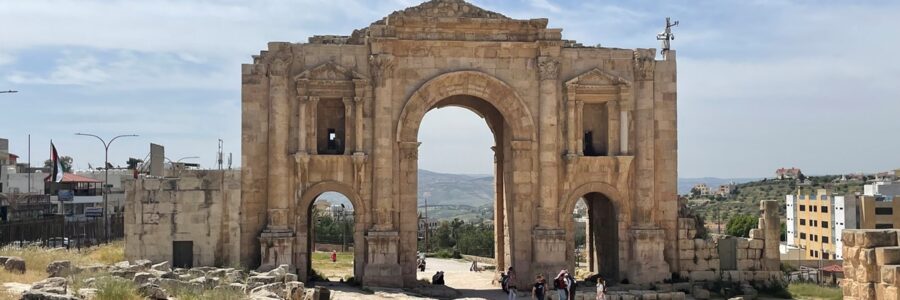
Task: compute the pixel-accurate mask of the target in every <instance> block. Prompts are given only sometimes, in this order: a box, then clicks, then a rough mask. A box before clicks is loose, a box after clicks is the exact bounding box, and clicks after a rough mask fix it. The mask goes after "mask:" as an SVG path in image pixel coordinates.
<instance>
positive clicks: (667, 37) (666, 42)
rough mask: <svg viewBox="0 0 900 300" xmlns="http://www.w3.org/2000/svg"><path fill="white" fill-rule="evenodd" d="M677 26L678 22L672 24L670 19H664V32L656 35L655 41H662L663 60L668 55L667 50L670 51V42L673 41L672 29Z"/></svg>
mask: <svg viewBox="0 0 900 300" xmlns="http://www.w3.org/2000/svg"><path fill="white" fill-rule="evenodd" d="M675 26H678V21H675V22H672V19H671V18H669V17H666V30H665V31H663V32H661V33H659V34H657V35H656V39H657V40H660V41H662V51H661V53H662V55H663V58H665V57H666V54H667V53H669V50H671V49H672V41H674V40H675V34H674V33H672V27H675Z"/></svg>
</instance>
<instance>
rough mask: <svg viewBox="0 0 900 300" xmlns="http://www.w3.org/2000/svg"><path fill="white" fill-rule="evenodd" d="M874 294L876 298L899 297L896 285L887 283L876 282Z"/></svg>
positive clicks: (894, 298)
mask: <svg viewBox="0 0 900 300" xmlns="http://www.w3.org/2000/svg"><path fill="white" fill-rule="evenodd" d="M875 296H876V297H877V298H878V299H890V300H896V299H900V293H898V289H897V286H895V285H887V284H883V283H882V284H878V285H877V286H876V288H875Z"/></svg>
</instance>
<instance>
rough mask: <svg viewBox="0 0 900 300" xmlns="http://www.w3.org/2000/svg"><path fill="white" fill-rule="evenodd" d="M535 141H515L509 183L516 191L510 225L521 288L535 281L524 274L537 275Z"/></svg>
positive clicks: (509, 206) (513, 262) (508, 212)
mask: <svg viewBox="0 0 900 300" xmlns="http://www.w3.org/2000/svg"><path fill="white" fill-rule="evenodd" d="M534 144H535V143H534V142H533V141H512V145H511V148H512V169H513V170H515V171H514V172H512V178H510V181H511V182H510V181H507V182H506V183H507V184H506V185H505V186H507V187H511V188H512V199H510V201H507V202H506V203H507V205H506V207H505V209H506V223H505V226H506V227H507V228H508V229H509V230H508V239H509V241H510V245H509V247H510V249H511V252H512V253H510V255H509V265H510V266H513V267H514V268H515V269H516V271H517V272H518V273H519V280H521V281H520V283H519V285H520V286H527V285H525V284H527V283H528V282H530V281H531V278H528V277H526V276H522V275H523V274H533V273H532V264H531V261H532V259H533V256H532V254H533V252H532V250H533V247H534V245H533V244H532V240H533V234H534V232H533V228H534V225H535V220H534V218H533V217H532V216H533V215H534V209H535V206H536V205H535V204H536V203H537V201H538V199H536V198H537V197H536V195H535V186H534V185H535V184H536V181H537V175H536V174H535V172H536V170H535V169H534V168H535V164H534V158H535V156H536V155H535V149H534Z"/></svg>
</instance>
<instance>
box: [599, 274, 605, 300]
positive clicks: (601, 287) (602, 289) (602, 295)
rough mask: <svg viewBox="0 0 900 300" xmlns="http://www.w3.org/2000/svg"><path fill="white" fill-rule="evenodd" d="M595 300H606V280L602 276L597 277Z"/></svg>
mask: <svg viewBox="0 0 900 300" xmlns="http://www.w3.org/2000/svg"><path fill="white" fill-rule="evenodd" d="M597 300H606V280H605V279H603V276H598V277H597Z"/></svg>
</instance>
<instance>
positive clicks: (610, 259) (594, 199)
mask: <svg viewBox="0 0 900 300" xmlns="http://www.w3.org/2000/svg"><path fill="white" fill-rule="evenodd" d="M579 204H582V205H579ZM574 213H575V216H576V217H575V226H576V239H575V241H576V248H575V249H576V250H575V251H576V253H575V255H576V266H578V267H582V268H583V269H582V270H583V272H585V273H584V274H589V275H594V274H599V275H601V276H603V278H605V279H606V281H607V282H609V283H610V284H612V283H616V282H618V280H619V279H621V278H619V222H618V220H617V219H616V216H617V215H618V214H617V211H616V207H615V205H613V202H612V200H611V199H610V198H609V197H607V196H606V195H604V194H602V193H598V192H592V193H588V194H586V195H584V196H583V197H581V199H579V200H578V203H577V204H576V205H575V211H574ZM579 221H580V222H579ZM578 226H582V228H583V232H584V240H583V247H582V248H581V249H579V247H578V246H579V245H578V229H577V227H578ZM578 256H580V258H579V257H578ZM579 261H581V262H582V263H578V262H579Z"/></svg>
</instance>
